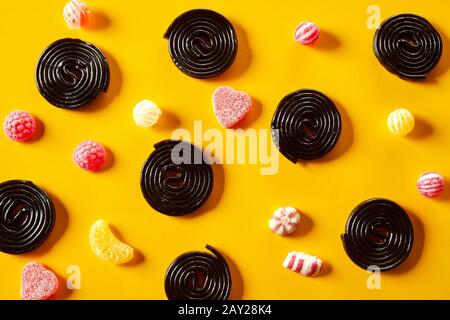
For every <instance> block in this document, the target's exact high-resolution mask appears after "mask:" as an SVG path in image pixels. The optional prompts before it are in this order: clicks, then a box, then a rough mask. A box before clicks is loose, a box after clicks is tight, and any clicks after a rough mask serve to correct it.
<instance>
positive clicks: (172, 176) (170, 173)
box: [164, 166, 183, 188]
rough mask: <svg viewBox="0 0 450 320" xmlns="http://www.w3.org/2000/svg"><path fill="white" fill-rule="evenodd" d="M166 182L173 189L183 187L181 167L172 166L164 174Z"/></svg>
mask: <svg viewBox="0 0 450 320" xmlns="http://www.w3.org/2000/svg"><path fill="white" fill-rule="evenodd" d="M164 182H165V183H166V184H167V185H168V186H170V187H172V188H180V187H182V186H183V171H182V169H181V168H180V167H177V166H170V167H168V168H167V170H166V171H165V172H164Z"/></svg>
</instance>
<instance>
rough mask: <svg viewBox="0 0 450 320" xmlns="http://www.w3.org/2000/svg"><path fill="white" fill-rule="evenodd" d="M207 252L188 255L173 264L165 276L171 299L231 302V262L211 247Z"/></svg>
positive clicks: (195, 252) (189, 253)
mask: <svg viewBox="0 0 450 320" xmlns="http://www.w3.org/2000/svg"><path fill="white" fill-rule="evenodd" d="M206 249H208V250H209V251H211V252H212V253H213V254H210V253H206V252H197V251H192V252H187V253H185V254H182V255H181V256H179V257H178V258H176V259H175V261H173V262H172V264H171V265H170V267H169V269H167V272H166V277H165V290H166V295H167V298H168V299H169V300H227V299H228V297H229V295H230V290H231V274H230V270H229V268H228V265H227V262H226V261H225V259H224V258H223V257H222V256H221V255H220V253H219V252H217V250H215V249H214V248H213V247H211V246H209V245H207V246H206Z"/></svg>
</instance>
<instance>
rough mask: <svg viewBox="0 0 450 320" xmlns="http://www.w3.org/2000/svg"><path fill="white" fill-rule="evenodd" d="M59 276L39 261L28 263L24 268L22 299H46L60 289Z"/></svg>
mask: <svg viewBox="0 0 450 320" xmlns="http://www.w3.org/2000/svg"><path fill="white" fill-rule="evenodd" d="M58 287H59V284H58V278H57V277H56V275H55V274H54V273H53V272H52V271H50V270H48V269H46V268H45V267H44V266H43V265H42V264H40V263H39V262H36V261H33V262H30V263H27V264H26V265H25V266H24V267H23V269H22V288H21V297H22V300H46V299H48V298H50V297H51V296H52V295H53V294H55V293H56V291H58Z"/></svg>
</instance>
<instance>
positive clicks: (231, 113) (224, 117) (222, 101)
mask: <svg viewBox="0 0 450 320" xmlns="http://www.w3.org/2000/svg"><path fill="white" fill-rule="evenodd" d="M251 105H252V98H251V97H250V96H249V95H248V94H247V93H245V92H241V91H237V90H234V89H233V88H230V87H219V88H217V89H216V91H214V93H213V107H214V114H215V115H216V117H217V120H218V121H219V123H220V124H221V125H222V126H223V127H224V128H233V127H234V126H235V125H236V124H238V123H239V122H240V121H241V120H242V119H243V118H244V117H245V116H246V115H247V114H248V113H249V112H250V108H251Z"/></svg>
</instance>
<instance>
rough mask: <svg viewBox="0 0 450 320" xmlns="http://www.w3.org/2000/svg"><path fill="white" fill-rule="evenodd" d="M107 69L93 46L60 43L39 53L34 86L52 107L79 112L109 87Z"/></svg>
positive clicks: (103, 60)
mask: <svg viewBox="0 0 450 320" xmlns="http://www.w3.org/2000/svg"><path fill="white" fill-rule="evenodd" d="M109 77H110V74H109V65H108V61H107V60H106V57H105V56H104V55H103V53H102V52H101V51H100V50H99V49H98V48H97V47H96V46H94V45H93V44H91V43H87V42H84V41H82V40H79V39H61V40H58V41H56V42H54V43H52V44H51V45H50V46H49V47H48V48H47V49H45V51H44V52H43V53H42V55H41V57H40V59H39V62H38V64H37V68H36V84H37V87H38V89H39V92H40V93H41V95H42V96H43V97H44V98H45V99H46V100H47V101H48V102H49V103H51V104H52V105H54V106H56V107H59V108H64V109H78V108H81V107H83V106H86V105H88V104H89V103H91V102H92V101H93V100H94V99H95V98H96V97H97V96H98V95H99V94H100V92H106V91H107V89H108V85H109Z"/></svg>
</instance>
